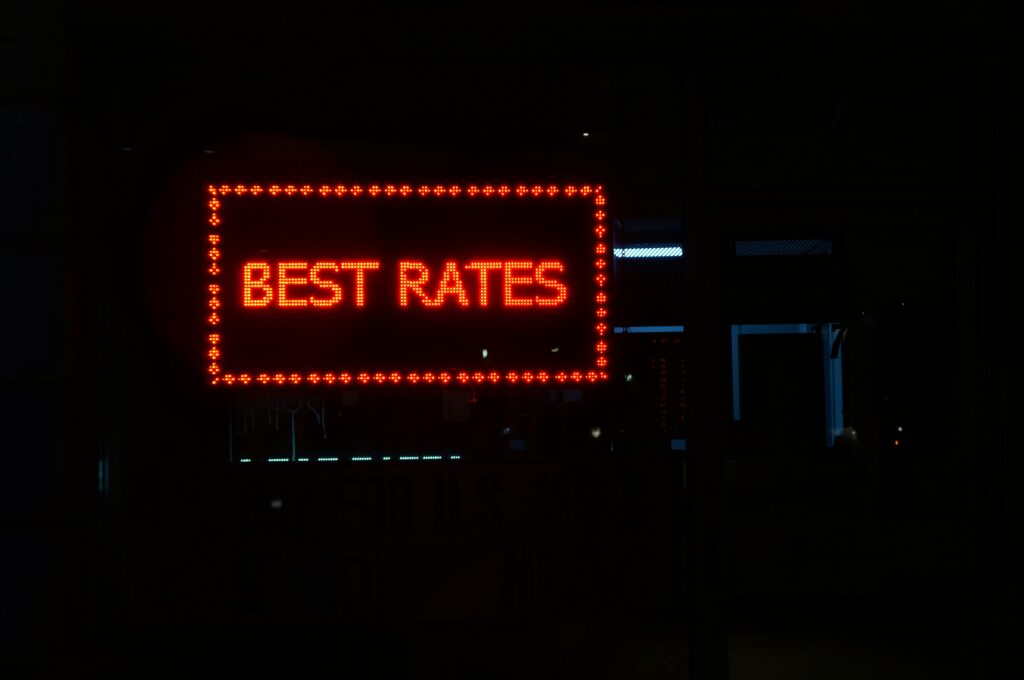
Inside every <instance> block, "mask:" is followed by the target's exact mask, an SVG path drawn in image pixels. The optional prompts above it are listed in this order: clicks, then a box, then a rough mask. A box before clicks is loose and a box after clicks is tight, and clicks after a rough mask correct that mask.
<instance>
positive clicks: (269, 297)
mask: <svg viewBox="0 0 1024 680" xmlns="http://www.w3.org/2000/svg"><path fill="white" fill-rule="evenodd" d="M253 272H260V275H259V276H253ZM269 281H270V265H269V264H267V263H266V262H246V263H245V266H244V267H242V306H243V307H266V306H267V305H269V304H270V303H271V302H272V301H273V299H274V289H273V288H271V287H270V283H269ZM254 290H256V291H260V295H259V296H258V297H256V296H254V295H253V292H254Z"/></svg>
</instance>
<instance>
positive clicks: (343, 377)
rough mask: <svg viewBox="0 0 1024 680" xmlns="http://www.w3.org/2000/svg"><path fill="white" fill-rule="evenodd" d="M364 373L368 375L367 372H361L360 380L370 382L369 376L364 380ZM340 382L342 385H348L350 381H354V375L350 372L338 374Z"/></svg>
mask: <svg viewBox="0 0 1024 680" xmlns="http://www.w3.org/2000/svg"><path fill="white" fill-rule="evenodd" d="M363 375H366V374H365V373H362V374H360V379H359V381H360V382H363V383H365V382H368V381H369V377H367V379H366V380H363V379H362V376H363ZM338 382H340V383H341V384H342V385H348V384H349V383H350V382H352V376H351V375H349V374H348V373H341V374H339V375H338Z"/></svg>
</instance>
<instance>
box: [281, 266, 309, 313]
mask: <svg viewBox="0 0 1024 680" xmlns="http://www.w3.org/2000/svg"><path fill="white" fill-rule="evenodd" d="M296 269H302V270H307V269H309V264H308V263H306V262H278V263H277V305H278V306H279V307H305V306H306V305H308V304H309V300H307V299H306V298H301V299H291V300H289V299H288V286H301V285H304V284H308V283H309V277H308V276H305V275H303V276H301V277H300V276H288V272H289V271H291V270H296Z"/></svg>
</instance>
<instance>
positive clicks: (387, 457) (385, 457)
mask: <svg viewBox="0 0 1024 680" xmlns="http://www.w3.org/2000/svg"><path fill="white" fill-rule="evenodd" d="M381 460H391V456H384V457H383V458H381Z"/></svg>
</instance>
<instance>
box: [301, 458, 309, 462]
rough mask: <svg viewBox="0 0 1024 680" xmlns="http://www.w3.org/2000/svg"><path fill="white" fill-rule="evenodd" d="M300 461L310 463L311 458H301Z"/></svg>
mask: <svg viewBox="0 0 1024 680" xmlns="http://www.w3.org/2000/svg"><path fill="white" fill-rule="evenodd" d="M299 462H300V463H308V462H309V458H299Z"/></svg>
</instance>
